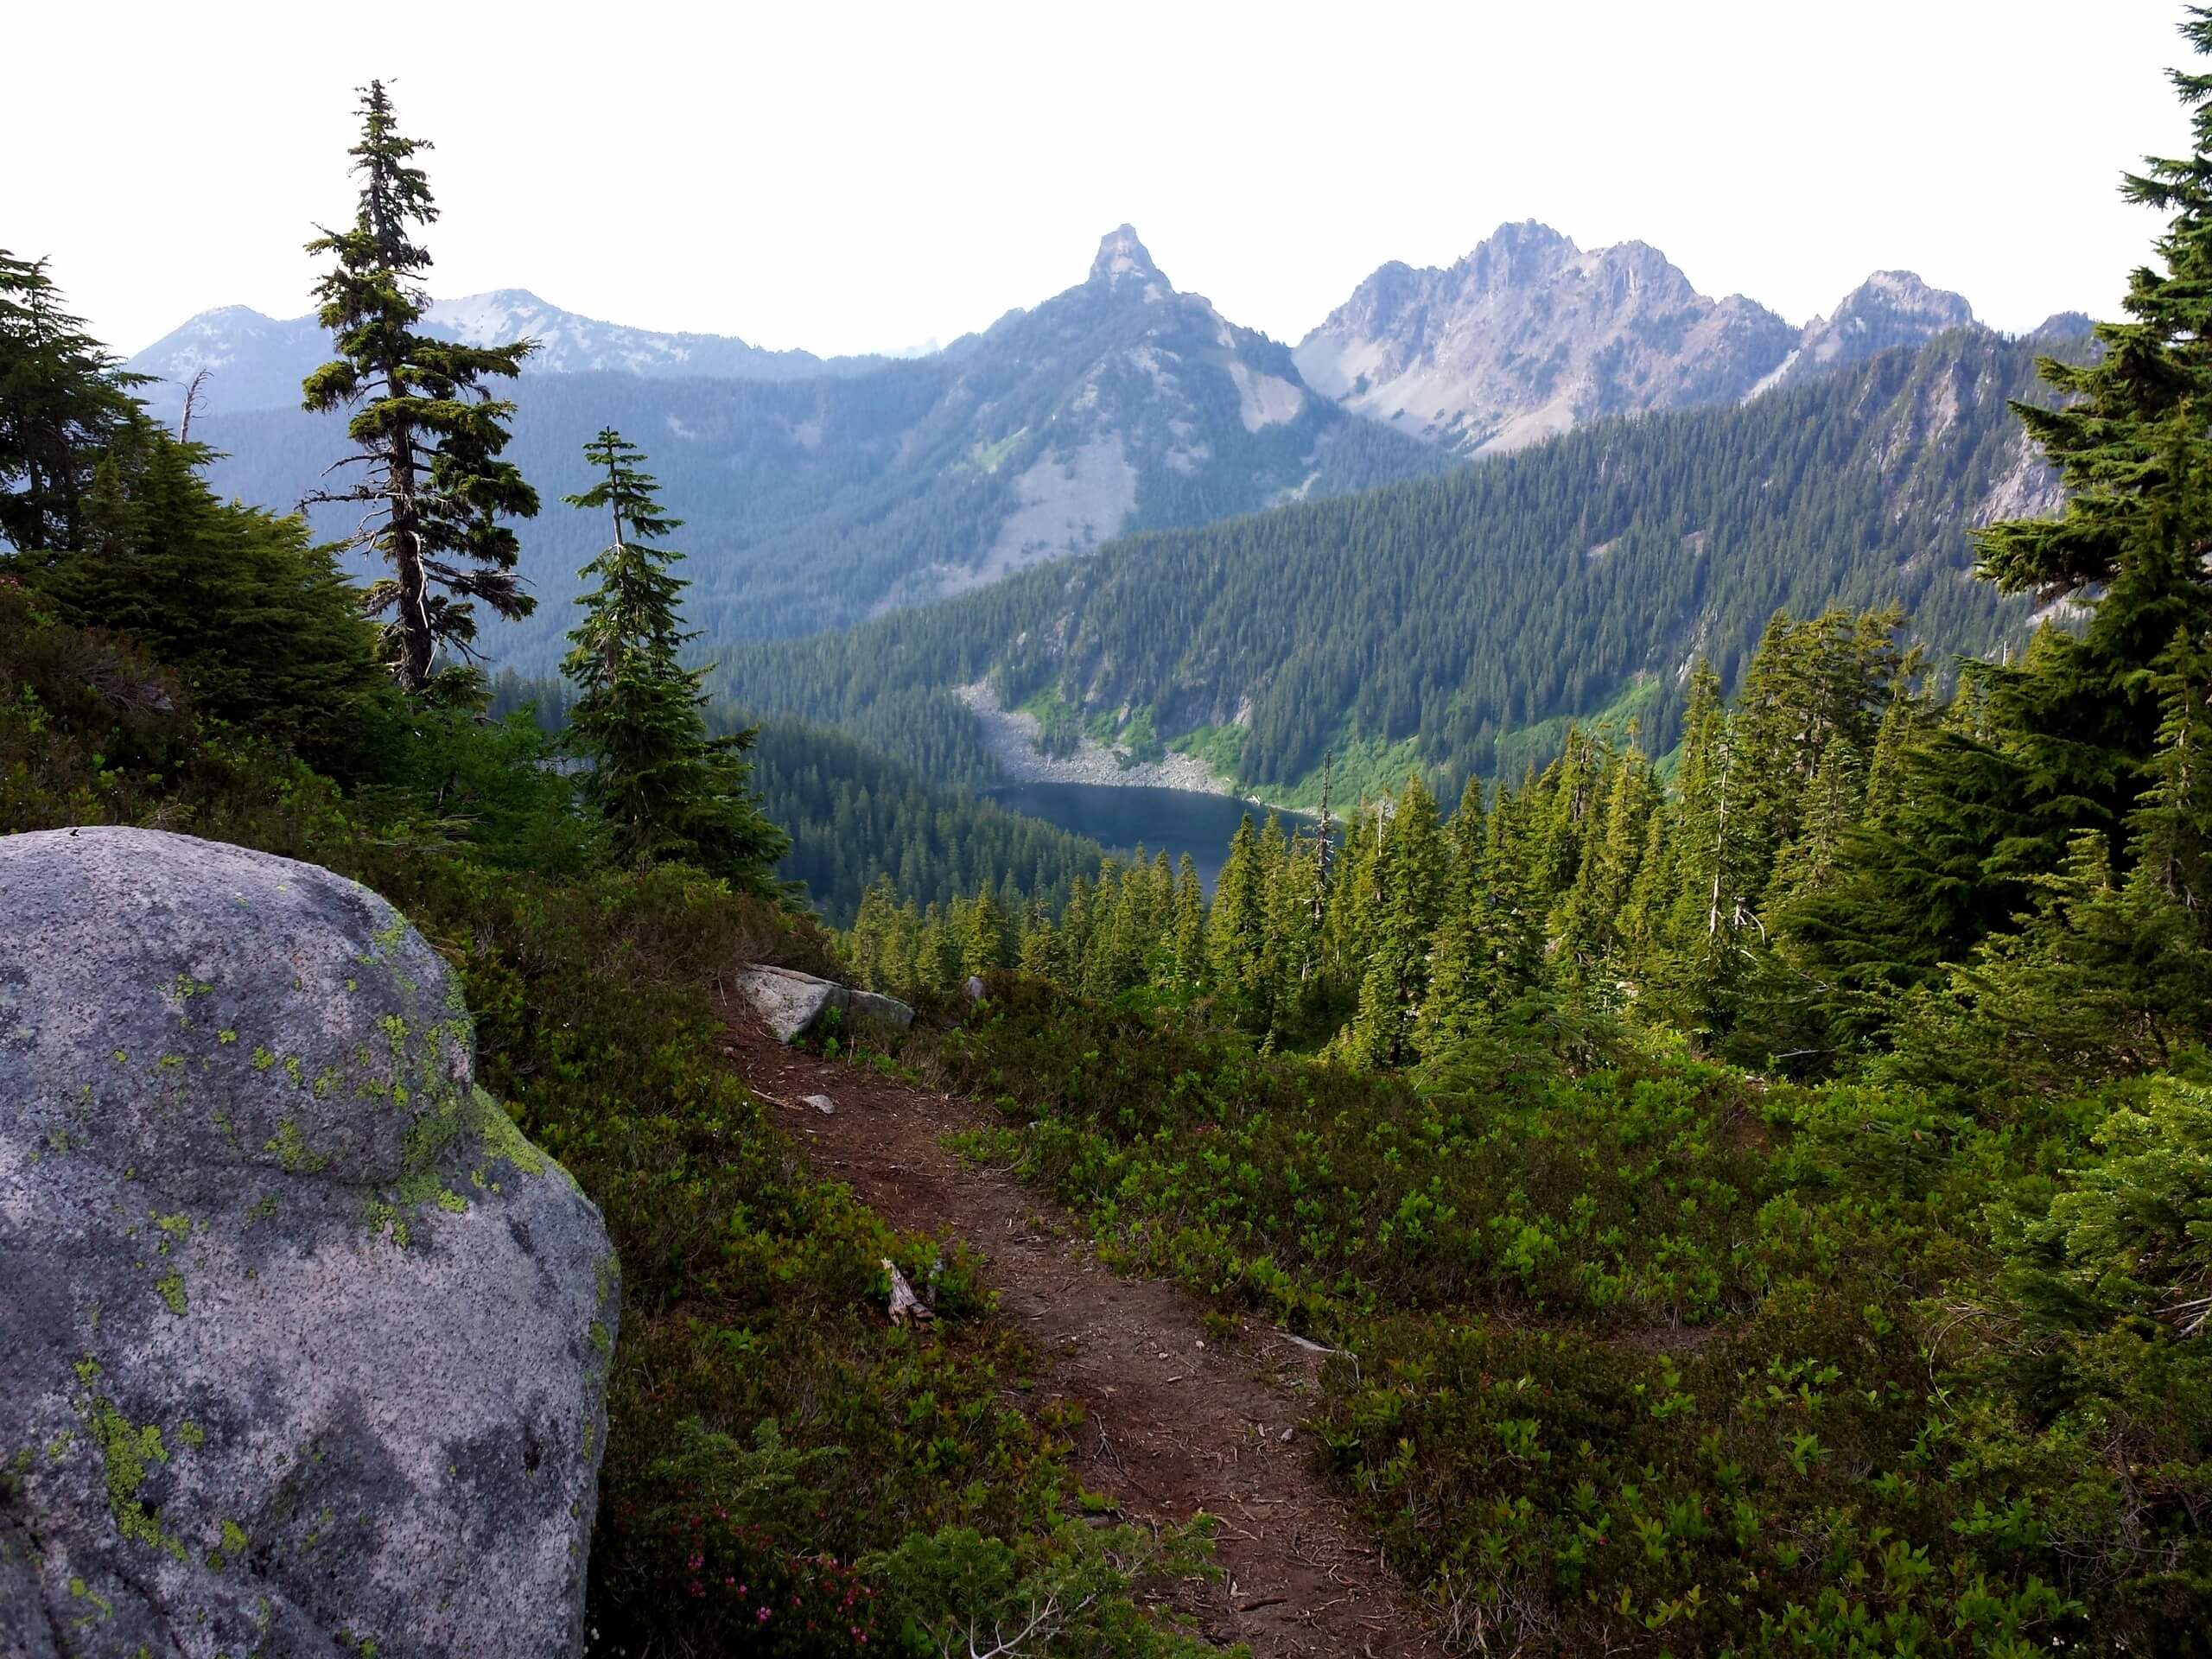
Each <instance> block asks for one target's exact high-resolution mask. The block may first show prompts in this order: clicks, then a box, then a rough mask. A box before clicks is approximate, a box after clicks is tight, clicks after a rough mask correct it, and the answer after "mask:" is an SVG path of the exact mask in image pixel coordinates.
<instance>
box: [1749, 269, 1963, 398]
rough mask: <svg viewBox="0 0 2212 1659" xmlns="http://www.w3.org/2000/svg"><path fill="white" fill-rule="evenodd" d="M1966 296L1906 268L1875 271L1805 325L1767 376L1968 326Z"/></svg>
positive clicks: (1797, 373) (1788, 375)
mask: <svg viewBox="0 0 2212 1659" xmlns="http://www.w3.org/2000/svg"><path fill="white" fill-rule="evenodd" d="M1973 323H1974V307H1972V306H1971V305H1968V304H1967V301H1966V296H1964V295H1961V294H1954V293H1952V292H1951V291H1950V290H1949V289H1942V288H1932V287H1930V286H1929V284H1928V283H1925V282H1923V281H1922V280H1921V278H1920V277H1919V276H1918V274H1917V273H1916V272H1913V271H1910V270H1878V271H1876V272H1875V273H1874V274H1873V275H1872V276H1871V277H1868V278H1867V279H1866V281H1865V282H1863V283H1859V286H1858V287H1856V288H1854V289H1852V290H1851V292H1850V293H1848V294H1847V295H1845V296H1843V298H1842V299H1840V300H1839V301H1838V302H1836V308H1835V309H1834V311H1833V312H1831V313H1829V315H1827V316H1825V317H1815V318H1814V319H1813V320H1812V321H1810V322H1808V323H1807V324H1806V325H1805V330H1804V333H1803V334H1802V336H1801V338H1800V339H1799V340H1798V344H1797V349H1796V351H1795V352H1793V353H1790V355H1789V359H1788V360H1787V361H1785V362H1784V363H1783V365H1782V367H1781V368H1780V369H1778V370H1777V371H1776V373H1775V375H1774V376H1773V377H1770V378H1773V379H1777V380H1789V379H1799V378H1803V377H1804V376H1805V375H1808V374H1815V373H1821V372H1826V371H1827V370H1830V369H1840V368H1842V367H1843V366H1844V365H1847V364H1850V363H1856V362H1859V361H1860V360H1861V359H1865V358H1869V357H1872V356H1873V355H1874V353H1877V352H1883V351H1887V350H1888V349H1889V348H1890V347H1891V346H1917V345H1919V344H1920V343H1921V342H1922V341H1923V340H1928V339H1929V338H1931V337H1933V336H1934V335H1936V334H1942V332H1943V331H1944V330H1946V329H1948V328H1966V327H1972V326H1973Z"/></svg>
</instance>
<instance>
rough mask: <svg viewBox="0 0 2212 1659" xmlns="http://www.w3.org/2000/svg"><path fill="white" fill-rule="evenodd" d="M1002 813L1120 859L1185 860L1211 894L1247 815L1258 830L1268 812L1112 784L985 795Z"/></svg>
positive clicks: (1019, 787) (1187, 793)
mask: <svg viewBox="0 0 2212 1659" xmlns="http://www.w3.org/2000/svg"><path fill="white" fill-rule="evenodd" d="M988 793H989V795H990V797H991V798H992V799H993V800H995V801H996V802H998V803H999V804H1001V806H1006V807H1009V808H1011V809H1012V810H1014V811H1016V812H1026V813H1027V814H1028V815H1029V816H1030V817H1035V818H1043V819H1044V820H1046V822H1047V823H1057V824H1058V825H1059V826H1060V828H1061V829H1072V830H1074V831H1075V832H1076V833H1077V835H1080V836H1090V837H1091V838H1092V839H1093V840H1094V841H1096V842H1100V843H1102V844H1103V846H1104V847H1105V849H1106V850H1107V851H1109V852H1110V853H1118V854H1121V855H1123V856H1127V855H1128V854H1130V853H1132V852H1134V851H1135V849H1136V846H1137V843H1138V842H1143V843H1144V848H1145V852H1146V855H1147V856H1150V855H1152V854H1154V853H1157V852H1160V851H1162V850H1163V849H1164V850H1165V851H1166V854H1167V858H1168V861H1169V862H1170V863H1173V862H1174V861H1177V860H1178V859H1180V858H1181V857H1182V856H1183V855H1184V854H1185V853H1188V854H1190V855H1191V858H1192V861H1193V862H1194V863H1196V864H1197V865H1198V879H1199V880H1201V881H1203V882H1205V888H1206V891H1207V892H1208V893H1211V892H1212V891H1213V881H1214V877H1216V876H1217V875H1219V874H1221V866H1222V861H1223V860H1224V859H1225V858H1227V857H1228V856H1229V838H1230V836H1233V835H1235V834H1236V824H1237V821H1238V820H1239V819H1241V818H1242V817H1243V816H1244V815H1245V813H1246V812H1248V811H1249V812H1250V813H1251V815H1252V822H1253V823H1254V824H1255V825H1257V824H1259V823H1262V822H1264V821H1265V819H1266V817H1267V809H1266V808H1265V807H1258V806H1248V805H1247V804H1245V803H1244V802H1243V801H1241V800H1239V799H1237V798H1236V797H1234V796H1230V795H1204V794H1200V793H1199V792H1198V791H1195V790H1188V789H1123V788H1121V787H1119V786H1118V785H1113V784H1007V785H1001V787H999V788H997V789H994V790H991V791H988Z"/></svg>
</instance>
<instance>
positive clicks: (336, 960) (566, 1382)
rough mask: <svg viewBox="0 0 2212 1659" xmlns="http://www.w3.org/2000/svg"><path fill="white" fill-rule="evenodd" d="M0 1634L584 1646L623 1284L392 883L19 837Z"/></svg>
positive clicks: (498, 1650) (30, 1638)
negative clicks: (513, 1110) (478, 1080)
mask: <svg viewBox="0 0 2212 1659" xmlns="http://www.w3.org/2000/svg"><path fill="white" fill-rule="evenodd" d="M0 937H4V938H6V940H7V944H8V949H7V950H6V953H5V955H4V957H0V1262H4V1263H5V1264H6V1271H5V1273H4V1274H0V1459H4V1476H0V1649H5V1650H8V1651H29V1652H31V1653H52V1652H60V1653H70V1654H79V1653H82V1654H95V1653H96V1654H118V1655H133V1654H141V1655H151V1656H169V1655H181V1654H192V1655H194V1656H207V1655H213V1654H216V1653H229V1654H233V1655H245V1654H249V1653H269V1654H285V1655H310V1656H322V1655H328V1656H333V1659H335V1656H338V1655H341V1654H343V1655H348V1656H358V1655H359V1654H364V1653H368V1652H372V1651H373V1652H375V1653H378V1654H379V1655H381V1656H384V1659H397V1656H407V1655H424V1656H428V1655H434V1654H435V1655H444V1654H464V1653H465V1654H471V1655H480V1656H505V1655H512V1656H515V1659H524V1656H531V1659H535V1656H540V1655H546V1654H562V1653H568V1654H574V1653H575V1652H576V1651H578V1649H579V1647H580V1645H581V1637H582V1604H583V1590H584V1576H585V1564H586V1555H587V1551H588V1545H589V1541H590V1537H591V1527H592V1517H593V1510H594V1501H595V1494H596V1480H597V1471H598V1466H599V1459H600V1452H601V1446H602V1444H603V1442H604V1440H605V1436H606V1412H605V1405H604V1389H605V1384H606V1378H607V1365H608V1361H609V1357H610V1356H611V1353H612V1350H613V1338H614V1333H615V1326H616V1318H617V1313H618V1311H619V1304H620V1274H619V1270H618V1268H617V1266H616V1262H615V1259H614V1255H613V1250H612V1249H610V1248H609V1246H608V1243H607V1234H606V1230H605V1229H604V1228H603V1226H602V1225H601V1221H600V1217H599V1214H598V1211H596V1210H594V1208H593V1206H592V1205H591V1204H590V1203H589V1202H588V1200H587V1199H586V1198H584V1196H583V1195H582V1193H581V1192H579V1191H578V1190H577V1189H576V1187H575V1183H574V1182H572V1181H571V1180H570V1179H569V1177H568V1175H567V1173H565V1172H564V1171H563V1170H562V1169H561V1167H560V1166H558V1165H557V1164H556V1163H554V1162H553V1161H552V1160H550V1159H549V1158H548V1157H547V1156H546V1155H545V1154H543V1153H542V1152H540V1151H539V1150H538V1149H537V1148H536V1147H533V1146H531V1143H530V1142H529V1141H526V1140H525V1139H524V1137H523V1135H521V1134H520V1132H519V1131H518V1129H517V1128H515V1126H514V1124H513V1122H512V1121H511V1120H510V1119H509V1118H508V1116H507V1115H506V1113H505V1111H504V1110H503V1109H501V1108H500V1106H499V1104H498V1103H496V1102H495V1101H493V1100H492V1099H491V1098H490V1097H489V1096H487V1095H486V1094H485V1092H484V1091H483V1090H481V1089H480V1088H478V1087H477V1086H476V1084H475V1080H474V1039H473V1029H472V1027H471V1024H470V1020H469V1016H468V1010H467V1007H466V1006H465V1005H464V1003H463V1001H462V999H461V994H460V991H459V988H458V987H457V985H456V983H455V982H454V976H453V975H452V973H451V971H450V970H449V969H448V967H447V965H446V963H444V961H443V960H442V959H441V958H440V957H439V956H438V955H437V953H436V952H435V951H434V950H431V949H430V947H429V945H428V944H425V943H424V942H423V939H422V938H421V937H420V936H419V935H418V934H417V933H416V931H414V930H413V929H412V928H410V926H408V925H407V924H406V922H405V921H404V920H403V919H402V918H400V917H399V916H398V915H397V914H396V913H395V912H393V911H392V909H391V906H388V905H386V904H385V902H384V901H383V900H382V899H378V897H377V896H376V895H375V894H374V893H371V892H369V891H368V890H367V889H365V888H364V887H359V886H358V885H356V884H354V883H353V882H351V881H347V880H342V879H341V878H340V877H338V876H335V875H333V874H330V873H329V872H328V871H326V870H322V869H320V868H315V867H314V866H312V865H307V864H300V863H295V862H293V861H289V860H287V859H281V858H274V857H270V856H267V855H262V854H257V853H251V852H246V851H244V850H242V849H238V848H234V847H227V846H223V845H220V844H218V843H215V842H204V841H198V840H194V839H192V838H190V837H188V836H173V835H163V834H160V833H156V832H153V831H148V830H137V829H83V830H55V831H49V832H44V833H41V834H36V835H24V836H10V837H6V838H4V839H0Z"/></svg>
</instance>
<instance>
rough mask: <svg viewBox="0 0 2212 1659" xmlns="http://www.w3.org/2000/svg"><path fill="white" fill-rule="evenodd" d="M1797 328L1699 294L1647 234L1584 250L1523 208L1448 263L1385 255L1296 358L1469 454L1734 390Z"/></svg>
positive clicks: (1403, 426)
mask: <svg viewBox="0 0 2212 1659" xmlns="http://www.w3.org/2000/svg"><path fill="white" fill-rule="evenodd" d="M1795 334H1796V331H1795V330H1794V329H1792V328H1791V327H1789V325H1788V324H1787V323H1785V322H1783V320H1782V319H1781V318H1779V317H1777V316H1776V315H1773V314H1772V313H1771V312H1769V311H1766V310H1765V309H1764V308H1761V307H1759V306H1756V305H1752V304H1751V302H1748V301H1745V300H1741V299H1736V298H1731V299H1728V300H1725V301H1714V300H1710V299H1707V297H1706V296H1703V295H1701V294H1700V293H1699V292H1698V291H1697V289H1696V288H1695V287H1694V285H1693V284H1692V283H1691V282H1690V280H1689V278H1688V277H1686V276H1684V275H1683V274H1682V272H1681V270H1678V269H1676V267H1675V265H1674V264H1671V263H1669V260H1668V258H1667V257H1666V255H1665V254H1663V253H1662V252H1661V251H1659V250H1658V249H1656V248H1655V247H1653V246H1651V245H1649V243H1645V242H1622V243H1618V244H1616V245H1613V246H1611V247H1607V248H1595V249H1587V250H1586V249H1583V248H1580V247H1579V246H1577V245H1575V242H1574V240H1573V238H1571V237H1569V236H1567V235H1566V234H1564V233H1563V232H1560V231H1557V230H1554V229H1553V228H1552V227H1551V226H1548V225H1546V224H1544V223H1542V222H1541V221H1540V220H1537V219H1522V220H1519V221H1513V222H1508V223H1506V224H1503V225H1501V226H1498V227H1497V230H1496V231H1494V232H1491V234H1490V235H1489V236H1488V237H1485V238H1484V239H1483V240H1482V241H1481V242H1480V243H1478V244H1477V245H1476V246H1475V248H1474V249H1473V251H1471V252H1470V253H1468V254H1467V255H1466V256H1465V257H1464V258H1461V259H1459V261H1457V262H1456V263H1454V264H1452V266H1451V267H1450V268H1449V269H1446V270H1436V269H1433V268H1431V269H1427V270H1411V269H1409V268H1408V267H1407V266H1405V265H1402V264H1389V265H1384V266H1383V267H1382V268H1381V269H1380V270H1376V272H1375V274H1374V275H1373V276H1371V277H1369V278H1368V279H1367V280H1366V281H1365V282H1364V283H1361V284H1360V286H1359V288H1358V289H1357V290H1355V291H1354V293H1353V295H1352V296H1351V299H1350V300H1348V301H1347V302H1345V303H1344V304H1343V305H1341V306H1339V307H1338V308H1337V309H1336V310H1335V311H1334V312H1332V313H1331V315H1330V316H1329V319H1328V321H1326V322H1325V323H1323V324H1322V326H1321V327H1319V328H1317V329H1315V330H1314V331H1313V333H1312V334H1308V335H1307V336H1306V339H1305V340H1304V341H1302V342H1301V343H1300V346H1299V347H1298V350H1297V353H1296V357H1297V363H1298V367H1299V369H1300V372H1302V373H1303V374H1304V376H1305V378H1306V383H1307V384H1308V385H1311V386H1313V388H1314V389H1315V390H1316V391H1323V392H1325V393H1327V394H1328V395H1330V396H1332V397H1336V398H1338V399H1339V400H1340V401H1342V402H1343V403H1344V404H1346V406H1347V407H1349V408H1351V409H1353V410H1357V411H1358V412H1359V413H1361V414H1363V415H1367V416H1370V417H1372V418H1374V419H1376V420H1379V421H1382V422H1383V423H1387V424H1389V425H1391V426H1394V427H1396V428H1398V429H1400V430H1402V431H1406V432H1408V433H1411V434H1414V435H1418V436H1421V437H1425V438H1427V439H1429V440H1431V441H1432V442H1440V443H1443V444H1446V445H1447V446H1448V447H1450V448H1455V449H1459V450H1462V451H1465V452H1474V451H1478V450H1501V449H1511V448H1519V447H1520V446H1522V445H1523V444H1527V443H1531V442H1536V441H1538V440H1540V439H1541V438H1544V437H1547V436H1549V435H1553V434H1554V433H1558V432H1563V431H1566V430H1567V429H1568V428H1570V427H1572V426H1574V425H1576V424H1578V423H1580V422H1582V421H1584V420H1586V419H1589V418H1591V417H1592V416H1597V415H1605V414H1616V413H1624V412H1629V411H1634V410H1649V409H1668V408H1675V407H1679V406H1681V405H1683V404H1689V403H1704V402H1712V401H1715V400H1719V399H1725V398H1727V397H1739V396H1741V395H1742V394H1743V393H1744V391H1746V390H1747V389H1749V388H1750V387H1751V385H1753V384H1754V383H1755V382H1757V381H1758V378H1759V377H1760V376H1761V375H1763V374H1764V373H1765V372H1767V371H1768V370H1769V369H1770V368H1771V367H1772V366H1773V365H1774V364H1775V363H1777V362H1778V361H1779V360H1780V359H1781V358H1782V357H1783V353H1786V352H1787V351H1788V350H1789V346H1790V344H1791V342H1792V340H1793V339H1794V337H1795Z"/></svg>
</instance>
